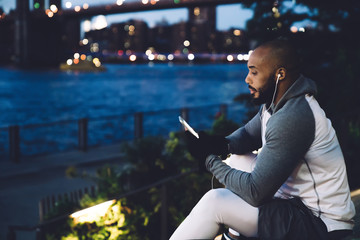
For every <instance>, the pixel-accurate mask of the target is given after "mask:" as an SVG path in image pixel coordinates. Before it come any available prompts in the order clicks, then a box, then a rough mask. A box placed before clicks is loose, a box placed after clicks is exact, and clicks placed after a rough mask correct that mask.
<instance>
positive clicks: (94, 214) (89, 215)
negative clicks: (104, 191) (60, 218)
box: [70, 200, 116, 223]
mask: <svg viewBox="0 0 360 240" xmlns="http://www.w3.org/2000/svg"><path fill="white" fill-rule="evenodd" d="M115 202H116V201H115V200H110V201H107V202H103V203H100V204H98V205H95V206H92V207H89V208H86V209H83V210H81V211H78V212H75V213H73V214H71V215H70V217H71V218H72V219H73V220H74V222H75V223H85V222H94V221H96V220H97V219H99V218H100V217H103V216H105V214H106V212H107V211H108V210H109V208H110V207H111V205H113V204H114V203H115Z"/></svg>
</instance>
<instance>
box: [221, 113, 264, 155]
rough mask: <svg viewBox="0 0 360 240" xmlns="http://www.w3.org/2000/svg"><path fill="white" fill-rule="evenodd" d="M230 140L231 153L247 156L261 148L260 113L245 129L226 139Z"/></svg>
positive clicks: (240, 129)
mask: <svg viewBox="0 0 360 240" xmlns="http://www.w3.org/2000/svg"><path fill="white" fill-rule="evenodd" d="M226 139H228V140H229V147H230V153H232V154H245V153H248V152H252V151H254V150H257V149H259V148H260V147H261V121H260V113H258V114H256V115H255V117H254V118H253V119H251V120H250V121H249V122H248V123H247V124H246V125H245V126H244V127H241V128H239V129H238V130H236V131H235V132H233V133H232V134H230V135H229V136H227V137H226Z"/></svg>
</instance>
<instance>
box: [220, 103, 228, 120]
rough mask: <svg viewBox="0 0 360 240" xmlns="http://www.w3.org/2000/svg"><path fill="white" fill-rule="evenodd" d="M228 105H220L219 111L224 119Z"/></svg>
mask: <svg viewBox="0 0 360 240" xmlns="http://www.w3.org/2000/svg"><path fill="white" fill-rule="evenodd" d="M227 112H228V106H227V105H226V104H221V105H220V113H221V115H223V116H224V119H227Z"/></svg>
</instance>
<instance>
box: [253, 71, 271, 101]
mask: <svg viewBox="0 0 360 240" xmlns="http://www.w3.org/2000/svg"><path fill="white" fill-rule="evenodd" d="M272 76H273V75H272V74H271V75H270V77H269V78H268V80H267V84H266V85H265V86H264V87H262V88H260V89H258V90H257V92H258V93H259V97H258V98H254V97H253V98H252V101H253V103H254V104H256V105H261V104H263V103H265V104H266V105H267V106H270V104H271V101H272V99H273V95H274V92H275V85H276V84H275V82H274V79H273V78H272Z"/></svg>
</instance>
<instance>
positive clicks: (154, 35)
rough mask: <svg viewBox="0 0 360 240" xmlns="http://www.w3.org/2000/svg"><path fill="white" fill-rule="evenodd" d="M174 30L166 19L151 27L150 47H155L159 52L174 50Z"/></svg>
mask: <svg viewBox="0 0 360 240" xmlns="http://www.w3.org/2000/svg"><path fill="white" fill-rule="evenodd" d="M173 31H174V29H173V27H172V26H170V25H169V24H168V23H167V22H166V21H162V22H160V23H158V24H157V25H156V26H155V27H153V28H151V29H149V34H148V47H152V48H154V50H155V51H156V52H158V53H169V52H172V50H173V46H172V42H173V40H174V37H173Z"/></svg>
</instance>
